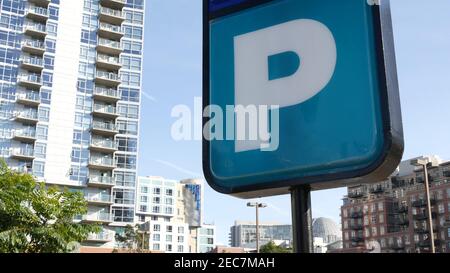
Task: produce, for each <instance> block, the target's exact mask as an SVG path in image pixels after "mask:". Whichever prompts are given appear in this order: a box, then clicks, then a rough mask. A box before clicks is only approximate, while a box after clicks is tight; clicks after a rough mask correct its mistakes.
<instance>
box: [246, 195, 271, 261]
mask: <svg viewBox="0 0 450 273" xmlns="http://www.w3.org/2000/svg"><path fill="white" fill-rule="evenodd" d="M247 207H254V208H256V253H259V208H265V207H267V205H266V204H264V203H258V202H255V203H247Z"/></svg>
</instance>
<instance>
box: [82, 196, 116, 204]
mask: <svg viewBox="0 0 450 273" xmlns="http://www.w3.org/2000/svg"><path fill="white" fill-rule="evenodd" d="M84 198H85V199H86V201H88V202H92V203H106V204H109V203H112V196H111V195H110V194H99V193H97V194H87V195H86V196H85V197H84Z"/></svg>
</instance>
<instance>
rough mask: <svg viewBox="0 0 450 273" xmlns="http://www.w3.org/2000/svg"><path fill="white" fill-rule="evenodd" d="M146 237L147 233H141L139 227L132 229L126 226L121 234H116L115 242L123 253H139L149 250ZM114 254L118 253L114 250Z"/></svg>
mask: <svg viewBox="0 0 450 273" xmlns="http://www.w3.org/2000/svg"><path fill="white" fill-rule="evenodd" d="M148 236H149V234H148V233H145V232H142V231H141V226H140V225H136V226H134V227H133V226H131V225H128V226H126V227H125V230H124V232H123V233H116V242H117V243H118V244H119V246H120V248H121V249H122V250H124V251H127V252H136V253H141V252H145V251H147V250H148V249H149V245H148V243H149V240H148V239H149V238H148ZM114 252H118V250H117V249H115V251H114Z"/></svg>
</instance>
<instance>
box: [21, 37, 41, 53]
mask: <svg viewBox="0 0 450 273" xmlns="http://www.w3.org/2000/svg"><path fill="white" fill-rule="evenodd" d="M22 48H23V50H24V51H27V52H29V53H33V54H43V52H45V43H44V42H43V41H41V40H32V39H24V40H22Z"/></svg>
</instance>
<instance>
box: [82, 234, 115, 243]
mask: <svg viewBox="0 0 450 273" xmlns="http://www.w3.org/2000/svg"><path fill="white" fill-rule="evenodd" d="M113 240H114V233H112V232H101V233H97V234H95V233H91V234H89V235H88V237H87V239H86V242H92V243H108V242H111V241H113Z"/></svg>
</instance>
